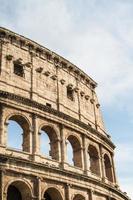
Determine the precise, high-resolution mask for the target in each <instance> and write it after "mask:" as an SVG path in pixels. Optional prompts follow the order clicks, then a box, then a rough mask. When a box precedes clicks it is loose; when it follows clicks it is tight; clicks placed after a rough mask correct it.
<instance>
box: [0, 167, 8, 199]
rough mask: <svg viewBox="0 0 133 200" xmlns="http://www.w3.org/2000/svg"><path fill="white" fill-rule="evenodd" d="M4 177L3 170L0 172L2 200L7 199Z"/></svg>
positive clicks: (0, 196)
mask: <svg viewBox="0 0 133 200" xmlns="http://www.w3.org/2000/svg"><path fill="white" fill-rule="evenodd" d="M4 176H5V171H4V170H3V169H2V170H1V171H0V199H1V200H6V199H7V194H6V193H5V192H4Z"/></svg>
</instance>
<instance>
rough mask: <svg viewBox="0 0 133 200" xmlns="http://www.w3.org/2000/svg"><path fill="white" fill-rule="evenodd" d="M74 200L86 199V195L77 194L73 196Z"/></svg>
mask: <svg viewBox="0 0 133 200" xmlns="http://www.w3.org/2000/svg"><path fill="white" fill-rule="evenodd" d="M73 200H85V197H84V196H82V195H81V194H76V195H75V196H74V198H73Z"/></svg>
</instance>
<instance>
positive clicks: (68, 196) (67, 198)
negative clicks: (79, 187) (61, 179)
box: [65, 184, 71, 200]
mask: <svg viewBox="0 0 133 200" xmlns="http://www.w3.org/2000/svg"><path fill="white" fill-rule="evenodd" d="M70 186H71V185H70V184H67V185H66V186H65V200H70V199H71V196H70Z"/></svg>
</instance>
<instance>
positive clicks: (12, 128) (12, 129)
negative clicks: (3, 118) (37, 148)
mask: <svg viewBox="0 0 133 200" xmlns="http://www.w3.org/2000/svg"><path fill="white" fill-rule="evenodd" d="M7 130H8V131H7V132H8V135H7V146H8V147H11V148H15V149H19V150H23V147H22V145H23V129H22V127H21V126H20V125H19V124H18V123H17V122H16V121H14V120H9V121H8V128H7Z"/></svg>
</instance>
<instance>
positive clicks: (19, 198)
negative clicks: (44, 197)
mask: <svg viewBox="0 0 133 200" xmlns="http://www.w3.org/2000/svg"><path fill="white" fill-rule="evenodd" d="M4 193H5V194H6V200H15V199H16V200H30V199H32V196H33V193H32V187H31V185H30V184H29V183H28V182H27V181H25V180H21V179H17V180H13V181H10V182H9V183H8V184H7V185H6V187H5V189H4Z"/></svg>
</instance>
